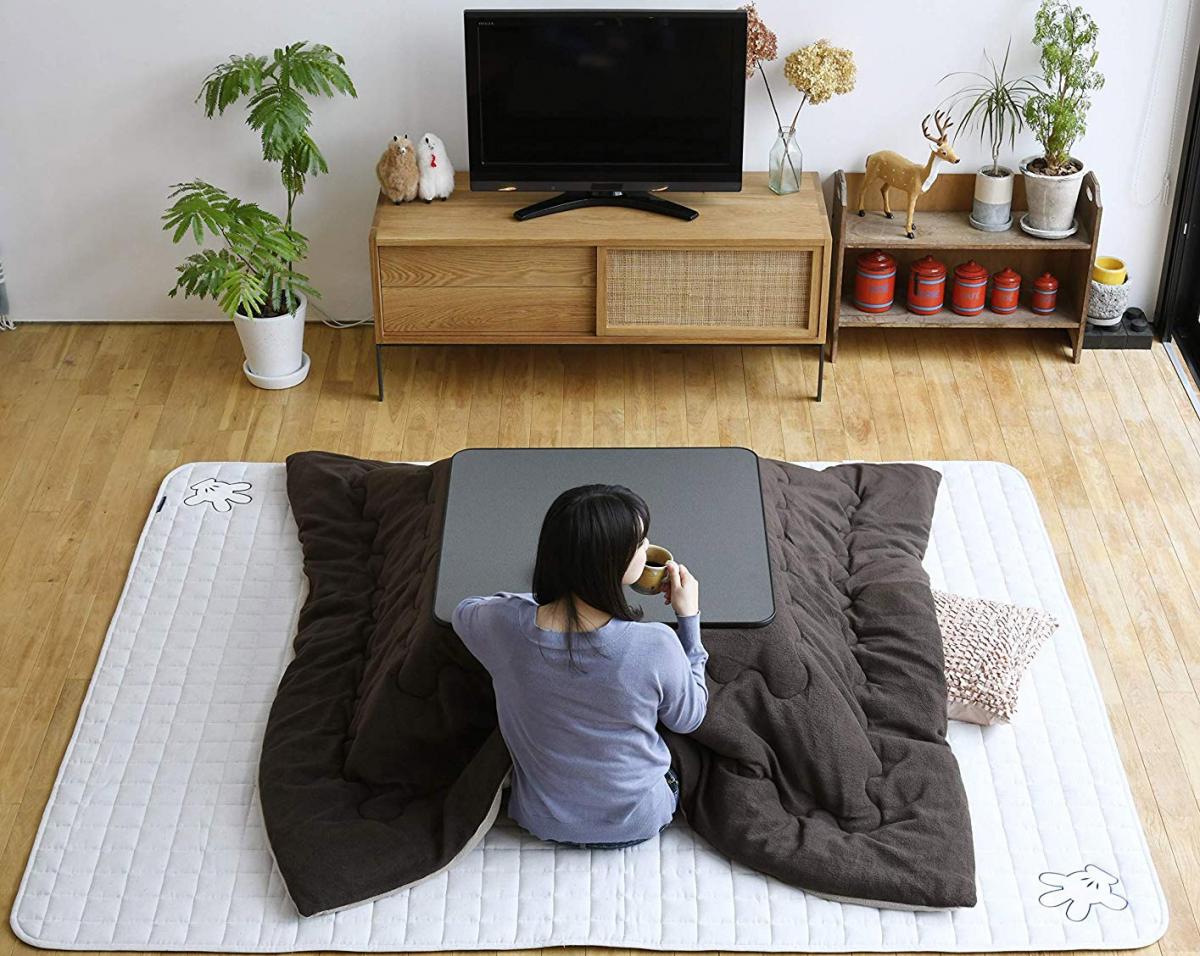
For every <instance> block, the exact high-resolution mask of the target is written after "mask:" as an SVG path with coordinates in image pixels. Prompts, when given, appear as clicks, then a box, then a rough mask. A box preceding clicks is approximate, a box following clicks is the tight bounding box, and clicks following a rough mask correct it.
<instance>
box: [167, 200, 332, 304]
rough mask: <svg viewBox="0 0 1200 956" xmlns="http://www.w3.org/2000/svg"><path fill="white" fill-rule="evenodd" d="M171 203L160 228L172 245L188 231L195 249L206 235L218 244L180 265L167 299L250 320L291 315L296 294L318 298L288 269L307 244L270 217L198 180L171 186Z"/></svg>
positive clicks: (304, 278) (305, 281)
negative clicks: (205, 304) (190, 300)
mask: <svg viewBox="0 0 1200 956" xmlns="http://www.w3.org/2000/svg"><path fill="white" fill-rule="evenodd" d="M170 198H172V199H174V200H175V201H174V203H173V204H172V205H171V207H170V208H169V209H168V210H167V211H166V212H165V213H164V214H163V217H162V218H163V229H164V230H166V231H168V232H171V234H172V238H173V240H174V241H175V242H179V241H181V240H182V239H183V237H184V236H186V235H187V234H188V232H191V233H192V235H193V237H194V238H195V240H196V242H197V243H198V244H199V243H202V242H203V241H204V239H205V236H206V235H211V236H212V237H214V238H216V239H219V240H220V242H221V243H222V248H220V249H202V250H200V251H199V252H196V253H193V254H192V255H190V256H188V257H187V258H186V259H185V260H184V262H183V264H182V265H180V266H179V267H178V272H179V276H178V279H177V280H176V283H175V288H173V289H172V290H171V292H170V294H171V295H175V294H177V293H178V292H180V291H182V292H183V294H184V297H185V298H186V297H188V296H193V295H196V296H200V297H201V298H211V299H215V300H216V301H217V303H218V305H220V307H221V309H222V311H224V312H225V313H227V314H228V315H233V314H234V313H235V312H241V313H242V314H243V315H250V316H253V315H263V314H267V313H271V314H279V313H282V312H284V311H291V310H292V309H293V308H294V307H295V304H296V302H297V294H298V293H300V292H303V293H306V294H307V295H310V296H312V297H314V298H317V297H318V295H317V292H316V290H315V289H313V288H312V286H311V285H309V283H308V276H306V275H304V274H303V273H300V272H297V271H296V270H295V269H293V268H292V263H293V262H297V261H299V260H301V259H303V258H304V257H305V256H306V255H307V254H308V240H307V239H305V237H304V236H303V235H301V234H300V233H298V232H296V230H294V229H292V228H291V227H290V226H288V225H287V224H286V223H284V222H283V221H282V220H281V219H280V218H279V217H278V216H276V215H275V214H274V213H272V212H268V211H267V210H265V209H263V208H261V207H260V206H257V205H256V204H254V203H244V202H242V201H240V200H238V199H235V198H234V197H232V196H230V195H229V194H228V193H226V192H225V191H224V190H223V189H221V188H219V187H217V186H213V185H211V184H209V183H206V182H203V181H200V180H197V181H195V182H190V183H180V184H178V185H176V186H175V187H173V188H172V191H171V193H170Z"/></svg>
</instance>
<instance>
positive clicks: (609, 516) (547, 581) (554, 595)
mask: <svg viewBox="0 0 1200 956" xmlns="http://www.w3.org/2000/svg"><path fill="white" fill-rule="evenodd" d="M649 532H650V509H649V508H647V507H646V502H645V501H643V500H642V498H641V496H640V495H638V494H636V493H634V492H632V491H630V490H629V489H628V488H625V487H623V486H622V485H580V486H579V487H578V488H571V489H569V490H567V491H564V492H563V493H562V494H561V495H559V496H558V497H557V498H555V499H554V503H553V504H552V505H551V506H550V509H549V510H548V511H547V512H546V517H545V518H544V519H543V520H542V532H541V534H540V535H539V536H538V550H537V562H536V564H535V565H534V568H533V597H534V600H535V601H537V603H538V604H539V605H540V604H550V603H551V602H553V601H557V600H559V599H560V598H562V599H563V609H564V615H565V618H566V644H567V657H568V659H569V660H570V665H571V668H572V669H575V668H576V663H575V652H574V646H573V640H574V638H575V637H576V636H577V635H579V634H583V633H586V632H584V629H583V621H582V619H581V618H580V616H579V607H578V605H577V604H576V601H577V600H579V601H583V602H585V603H587V604H590V605H591V606H592V607H594V608H596V610H598V611H603V612H604V613H606V614H609V615H611V616H612V617H615V618H617V619H619V620H623V621H636V620H638V619H639V618H640V617H641V616H642V611H641V608H636V607H633V606H632V605H630V603H629V602H628V601H627V600H626V599H625V592H624V590H623V588H622V585H621V578H622V576H623V575H624V574H625V570H626V568H628V567H629V562H630V561H632V560H633V556H634V554H635V552H636V551H637V549H638V546H639V545H640V544H641V543H642V539H643V538H644V537H646V535H648V534H649Z"/></svg>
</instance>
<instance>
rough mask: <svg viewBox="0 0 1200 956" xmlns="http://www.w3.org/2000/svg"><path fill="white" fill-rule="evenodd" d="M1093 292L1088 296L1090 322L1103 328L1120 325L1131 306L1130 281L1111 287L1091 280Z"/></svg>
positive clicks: (1105, 283)
mask: <svg viewBox="0 0 1200 956" xmlns="http://www.w3.org/2000/svg"><path fill="white" fill-rule="evenodd" d="M1090 281H1091V284H1092V289H1091V292H1090V293H1089V294H1088V321H1089V322H1091V323H1092V325H1099V326H1101V327H1106V326H1112V325H1118V324H1120V322H1121V317H1122V316H1123V315H1124V314H1125V308H1126V307H1127V306H1128V305H1129V280H1128V279H1126V280H1125V281H1124V282H1122V283H1121V284H1120V285H1110V284H1109V283H1107V282H1097V281H1096V280H1095V279H1092V280H1090Z"/></svg>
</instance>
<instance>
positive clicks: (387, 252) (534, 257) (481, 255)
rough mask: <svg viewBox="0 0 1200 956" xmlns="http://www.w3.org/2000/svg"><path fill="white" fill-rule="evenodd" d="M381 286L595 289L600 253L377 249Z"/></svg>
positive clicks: (558, 249)
mask: <svg viewBox="0 0 1200 956" xmlns="http://www.w3.org/2000/svg"><path fill="white" fill-rule="evenodd" d="M379 281H380V285H382V286H383V287H384V288H387V287H388V286H434V287H438V286H455V287H457V288H468V287H488V288H529V287H530V286H533V287H535V288H545V287H553V288H574V289H583V288H594V287H595V284H596V250H595V248H593V247H591V246H584V247H526V248H522V247H519V246H517V247H514V246H401V247H397V246H392V247H387V246H384V247H381V248H380V250H379Z"/></svg>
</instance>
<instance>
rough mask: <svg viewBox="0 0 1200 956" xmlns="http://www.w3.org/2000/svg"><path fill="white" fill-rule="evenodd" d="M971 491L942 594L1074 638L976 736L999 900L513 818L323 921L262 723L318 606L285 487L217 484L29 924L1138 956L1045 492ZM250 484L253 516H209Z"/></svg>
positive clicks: (1127, 839)
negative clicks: (845, 881)
mask: <svg viewBox="0 0 1200 956" xmlns="http://www.w3.org/2000/svg"><path fill="white" fill-rule="evenodd" d="M933 467H937V468H938V469H939V470H941V471H943V473H944V474H945V481H944V482H943V485H942V490H941V493H940V495H939V498H938V507H937V513H936V515H935V518H934V523H933V534H932V537H931V542H930V547H929V551H928V553H927V555H926V559H925V566H926V568H927V570H928V571H929V574H930V577H931V580H932V583H933V585H934V586H935V587H938V588H942V589H945V590H948V591H953V592H958V593H963V594H968V595H977V596H980V597H986V598H991V599H996V600H1003V601H1011V602H1013V603H1018V604H1029V605H1033V606H1038V607H1043V608H1045V609H1047V610H1049V611H1050V612H1052V613H1053V614H1055V615H1056V616H1057V617H1058V619H1059V620H1060V621H1062V622H1063V626H1062V629H1061V630H1060V632H1059V633H1058V634H1057V635H1056V636H1055V638H1054V639H1053V640H1052V641H1051V643H1050V644H1049V645H1048V646H1047V647H1046V648H1045V649H1044V650H1043V651H1042V653H1041V654H1040V655H1039V657H1038V659H1037V660H1036V661H1035V663H1034V665H1033V667H1032V669H1031V671H1030V677H1029V679H1027V680H1026V681H1025V683H1024V685H1023V688H1022V700H1021V706H1020V709H1019V711H1018V713H1017V715H1016V719H1015V721H1014V723H1013V724H1012V725H1008V726H998V727H989V728H982V727H977V726H973V725H967V724H960V723H956V722H955V723H952V724H951V729H950V735H949V736H950V741H951V745H952V746H953V748H954V751H955V754H956V755H957V757H958V760H959V764H960V766H961V770H962V775H963V778H964V783H965V785H966V788H967V792H968V795H969V797H970V801H971V813H972V818H973V821H974V825H975V840H976V859H977V862H978V882H979V897H980V903H979V905H978V906H976V907H974V908H973V909H971V910H959V911H955V912H919V913H913V912H905V911H897V910H881V909H876V908H872V907H864V906H857V905H852V904H843V903H837V902H833V901H830V900H823V899H818V898H816V897H813V896H811V895H808V894H805V893H803V892H801V891H799V890H796V889H794V888H792V887H789V886H786V885H784V884H782V883H779V882H778V881H775V880H772V879H770V878H768V877H764V876H762V875H760V874H757V873H754V872H752V871H749V870H747V869H746V868H744V867H739V866H736V865H733V864H730V863H729V862H728V861H727V860H725V859H724V858H722V857H721V856H719V855H717V854H716V853H714V852H713V851H712V850H711V848H709V847H708V846H707V845H706V844H704V842H703V841H702V840H700V839H698V838H697V837H696V836H695V835H694V834H693V833H692V832H691V831H690V830H688V829H687V828H686V827H683V826H678V825H677V826H673V827H671V828H669V829H668V830H666V831H665V832H664V833H663V834H662V836H661V837H660V838H659V839H657V840H654V841H651V842H650V843H648V844H644V845H642V846H640V847H636V848H634V849H632V850H627V851H620V852H609V853H600V852H589V851H579V850H567V849H562V848H554V847H551V846H549V845H547V844H542V843H539V842H537V841H535V840H533V839H532V838H530V837H528V836H526V835H525V834H524V833H523V832H522V831H520V830H519V829H518V828H516V827H515V826H514V825H513V824H512V823H511V821H507V820H505V819H501V821H500V822H499V823H498V825H497V826H496V827H495V828H493V830H492V831H491V832H490V833H489V834H488V836H487V838H486V839H485V840H484V842H483V844H482V845H481V846H480V847H479V848H477V849H476V850H475V851H474V852H472V853H471V854H469V855H468V856H467V857H465V858H464V859H463V860H461V861H459V862H458V863H456V864H455V865H454V866H453V867H451V868H450V869H449V870H447V871H445V872H443V873H440V874H438V875H437V876H435V877H433V878H431V879H429V880H427V881H426V882H424V883H421V884H420V885H418V886H416V887H413V888H411V889H409V890H407V891H403V892H400V893H397V894H394V895H392V896H389V897H386V898H384V899H381V900H378V901H375V902H373V903H365V904H363V905H361V906H358V907H355V908H353V909H351V910H346V911H343V912H340V913H338V914H336V915H330V916H325V917H316V918H313V919H310V920H301V919H299V918H298V917H297V916H296V914H295V911H294V909H293V908H292V906H291V903H290V901H289V900H288V897H287V894H286V892H285V890H284V887H283V886H282V885H281V882H280V879H279V875H278V872H277V871H276V869H275V867H274V863H273V861H272V860H271V857H270V851H269V849H268V847H267V843H266V840H265V837H264V834H263V829H262V822H261V814H260V810H259V807H258V803H257V797H256V794H255V787H254V779H255V774H256V768H257V760H258V748H259V744H260V741H261V734H262V727H263V724H264V723H265V721H266V716H267V712H268V710H269V708H270V704H271V700H272V698H273V695H274V690H275V685H276V683H277V682H278V679H279V676H280V674H281V673H282V671H283V669H284V667H285V665H286V663H287V656H288V653H289V645H290V638H291V635H292V633H293V631H294V626H295V624H294V622H295V615H296V613H297V611H298V608H299V605H300V602H301V599H302V597H303V587H304V583H303V575H302V571H301V560H300V551H299V546H298V544H297V542H296V537H295V535H296V531H295V525H294V523H293V521H292V519H291V515H290V512H289V511H288V505H287V497H286V494H285V490H284V470H283V466H282V465H269V464H244V463H222V464H212V463H194V464H190V465H186V466H183V467H182V468H180V469H177V470H176V471H175V472H172V473H171V474H170V475H169V476H168V477H167V479H166V480H165V481H164V483H163V488H162V490H161V492H160V495H159V498H158V499H156V506H158V504H159V502H160V501H161V502H162V504H161V509H160V510H158V511H157V512H152V514H151V516H150V518H149V520H148V522H147V526H146V529H145V531H144V532H143V538H142V542H141V545H140V548H139V551H138V555H137V557H136V558H135V561H134V565H133V568H132V569H131V571H130V576H129V579H128V581H127V583H126V590H125V593H124V595H123V597H122V600H121V603H120V605H119V608H118V611H117V614H116V616H115V618H114V620H113V624H112V627H111V629H110V632H109V636H108V639H107V641H106V644H105V648H104V650H103V652H102V654H101V659H100V662H99V664H98V666H97V671H96V674H95V676H94V678H93V683H92V687H91V689H90V690H89V693H88V697H87V700H86V701H85V703H84V707H83V712H82V714H81V717H80V721H79V724H78V726H77V728H76V731H75V735H74V737H73V739H72V742H71V744H70V746H69V748H68V751H67V756H66V758H65V759H64V762H63V766H62V768H61V769H60V772H59V779H58V781H57V783H56V785H55V789H54V792H53V794H52V796H51V799H50V802H49V805H48V806H47V808H46V812H45V815H44V817H43V820H42V826H41V829H40V830H39V833H38V836H37V839H36V842H35V845H34V849H33V852H32V854H31V856H30V860H29V864H28V866H27V869H26V873H25V877H24V879H23V881H22V884H21V889H20V891H19V893H18V896H17V899H16V901H15V903H14V907H13V913H12V924H13V928H14V930H15V931H16V932H17V934H18V935H19V936H20V937H21V938H22V939H24V940H26V941H27V942H30V943H33V944H34V945H39V946H45V947H49V948H57V949H100V950H119V949H143V950H147V949H148V950H158V951H164V950H165V951H171V950H190V951H194V950H210V951H235V952H236V951H245V952H283V951H291V950H306V951H311V950H367V951H410V950H430V949H447V948H459V949H473V948H479V949H505V948H518V947H520V948H524V947H537V946H543V945H551V944H572V943H576V944H588V945H593V946H601V945H608V946H620V947H629V946H642V947H647V948H653V949H666V950H695V949H701V950H716V949H724V950H764V951H787V950H792V951H795V950H819V951H849V950H921V949H936V950H943V951H955V950H976V949H982V950H996V949H1043V950H1045V949H1075V948H1125V947H1135V946H1142V945H1146V944H1147V943H1149V942H1152V941H1153V940H1154V939H1157V938H1158V937H1159V936H1160V935H1161V934H1162V932H1163V931H1164V930H1165V928H1166V903H1165V900H1164V898H1163V895H1162V891H1161V888H1160V887H1159V884H1158V878H1157V875H1156V874H1155V872H1154V867H1153V864H1152V862H1151V860H1150V855H1149V851H1148V849H1147V846H1146V842H1145V838H1144V836H1143V834H1142V830H1141V826H1140V824H1139V822H1138V819H1137V815H1136V812H1135V810H1134V805H1133V800H1132V797H1131V795H1130V793H1129V787H1128V782H1127V781H1126V778H1125V775H1124V771H1123V770H1122V768H1121V763H1120V758H1119V755H1118V753H1117V750H1116V746H1115V743H1114V741H1113V738H1112V732H1111V729H1110V728H1109V725H1108V721H1107V718H1106V716H1105V711H1104V706H1103V702H1102V700H1101V697H1100V691H1099V687H1098V685H1097V683H1096V679H1095V676H1094V674H1093V672H1092V670H1091V666H1090V664H1089V663H1088V660H1087V653H1086V649H1085V647H1084V643H1083V640H1082V637H1081V635H1080V633H1079V627H1078V624H1077V622H1076V619H1075V616H1074V613H1073V612H1072V610H1071V607H1070V604H1069V602H1068V600H1067V595H1066V593H1065V590H1064V588H1063V585H1062V580H1061V577H1060V575H1059V572H1058V567H1057V563H1056V561H1055V558H1054V552H1053V549H1052V547H1051V545H1050V542H1049V539H1048V538H1047V536H1046V532H1045V529H1044V527H1043V525H1042V523H1041V520H1040V517H1039V516H1038V513H1037V508H1036V505H1035V503H1034V501H1033V497H1032V494H1031V492H1030V491H1029V488H1028V485H1027V483H1026V482H1025V479H1024V478H1023V477H1022V476H1021V475H1020V474H1019V473H1018V472H1016V471H1014V470H1013V469H1011V468H1009V467H1007V466H1005V465H1000V464H996V463H990V462H970V463H968V462H950V463H941V464H936V465H934V466H933ZM210 478H215V479H217V480H220V481H224V482H230V483H233V482H240V481H247V482H250V484H251V486H252V489H251V490H250V492H249V495H250V497H251V499H252V500H251V501H250V502H246V503H241V502H239V503H235V504H233V506H232V508H231V510H230V511H229V512H228V513H220V512H217V511H216V510H214V509H213V508H212V507H208V506H205V507H203V508H199V507H189V506H186V505H184V504H183V500H184V499H185V498H186V497H188V496H189V494H191V492H190V491H189V488H190V487H191V486H192V485H195V484H196V483H197V482H200V481H202V480H206V479H210ZM1087 864H1092V865H1095V866H1098V867H1100V868H1102V869H1103V870H1105V871H1107V872H1108V873H1111V874H1113V875H1115V876H1117V877H1118V878H1119V880H1120V883H1119V884H1118V885H1117V887H1116V890H1117V891H1118V892H1120V894H1121V895H1122V896H1124V897H1126V898H1127V899H1128V900H1129V906H1128V907H1127V908H1125V909H1124V910H1120V911H1113V910H1108V909H1105V908H1102V907H1093V908H1092V912H1091V914H1090V915H1089V916H1088V918H1087V919H1084V920H1082V921H1080V922H1073V921H1071V920H1068V919H1067V918H1066V916H1065V913H1064V907H1058V908H1049V907H1047V906H1044V905H1041V904H1039V902H1038V897H1039V896H1040V895H1041V894H1042V893H1044V892H1045V889H1046V887H1045V885H1044V884H1042V883H1041V882H1039V878H1038V877H1039V874H1040V873H1042V872H1046V871H1052V872H1058V873H1070V872H1072V871H1075V870H1081V869H1083V868H1084V866H1085V865H1087Z"/></svg>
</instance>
